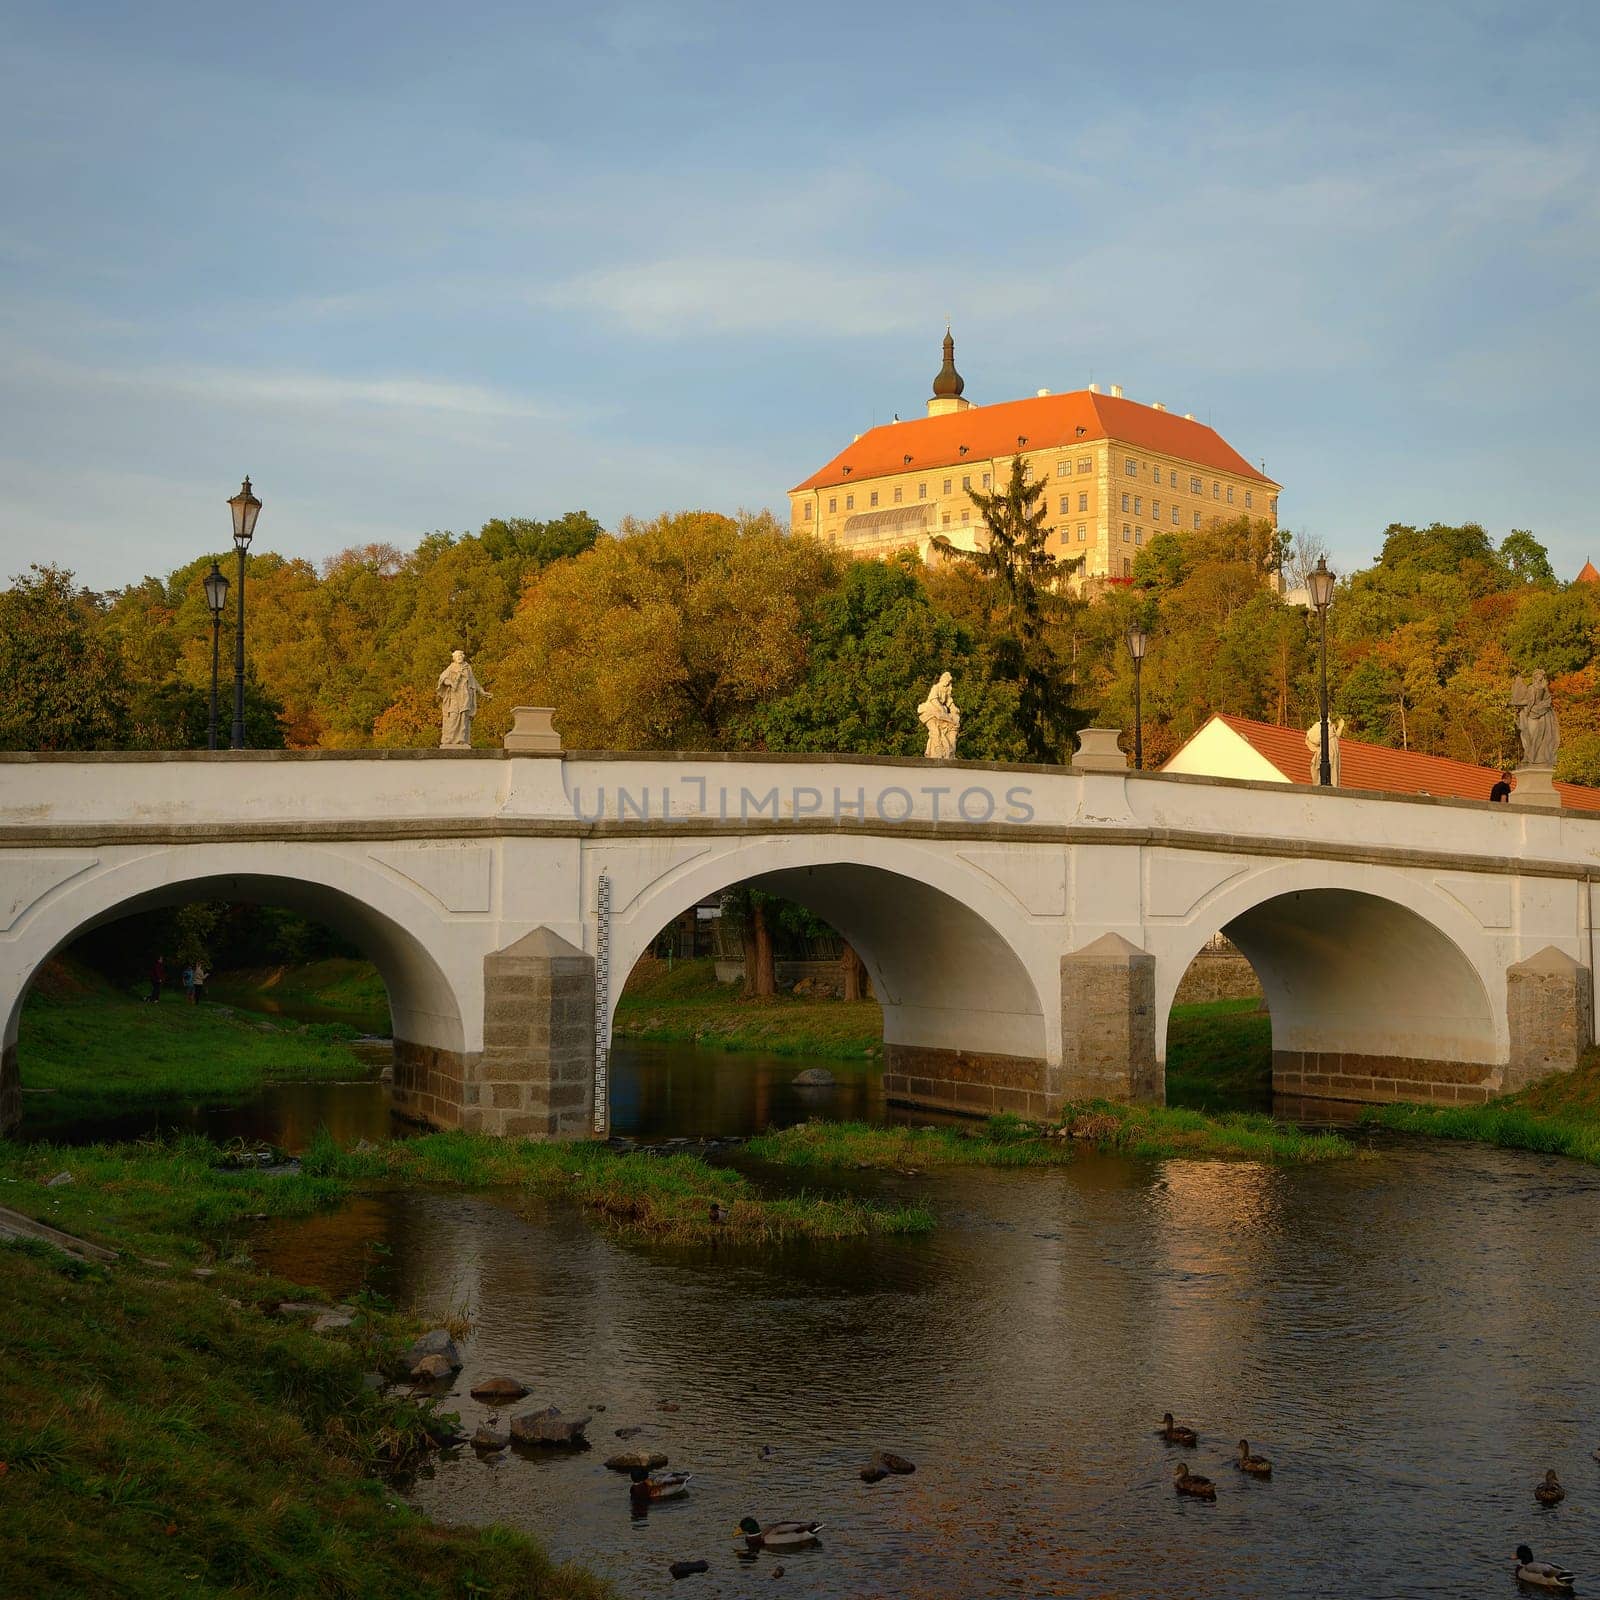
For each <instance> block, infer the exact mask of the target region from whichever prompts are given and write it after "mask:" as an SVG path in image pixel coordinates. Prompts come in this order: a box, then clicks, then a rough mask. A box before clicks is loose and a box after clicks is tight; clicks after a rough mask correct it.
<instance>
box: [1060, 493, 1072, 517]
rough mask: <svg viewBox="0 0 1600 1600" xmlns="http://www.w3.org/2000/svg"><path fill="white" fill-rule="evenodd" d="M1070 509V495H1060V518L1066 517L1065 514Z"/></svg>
mask: <svg viewBox="0 0 1600 1600" xmlns="http://www.w3.org/2000/svg"><path fill="white" fill-rule="evenodd" d="M1071 509H1072V496H1071V495H1070V494H1064V495H1062V497H1061V515H1062V516H1066V514H1067V513H1068V512H1069V511H1070V510H1071Z"/></svg>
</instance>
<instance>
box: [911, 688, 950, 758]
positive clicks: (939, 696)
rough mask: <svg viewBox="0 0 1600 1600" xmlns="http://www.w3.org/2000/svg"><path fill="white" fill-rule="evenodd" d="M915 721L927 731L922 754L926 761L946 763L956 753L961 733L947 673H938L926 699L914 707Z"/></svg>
mask: <svg viewBox="0 0 1600 1600" xmlns="http://www.w3.org/2000/svg"><path fill="white" fill-rule="evenodd" d="M917 718H918V720H919V721H920V722H921V723H922V725H923V727H925V728H926V729H927V730H928V747H927V749H925V750H924V751H923V752H922V753H923V755H924V756H926V757H927V759H928V760H929V761H948V760H949V759H950V758H951V757H952V756H953V755H954V754H955V753H956V735H957V734H958V733H960V731H961V708H960V706H958V705H957V704H956V703H955V700H954V699H953V698H952V697H951V693H950V674H949V673H948V672H941V673H940V674H939V679H938V682H936V683H935V684H934V686H933V687H932V688H931V689H930V690H929V691H928V698H927V699H926V700H924V701H923V702H922V704H921V705H920V706H918V707H917Z"/></svg>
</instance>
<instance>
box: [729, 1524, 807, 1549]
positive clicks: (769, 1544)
mask: <svg viewBox="0 0 1600 1600" xmlns="http://www.w3.org/2000/svg"><path fill="white" fill-rule="evenodd" d="M821 1530H822V1524H821V1523H820V1522H769V1523H768V1524H767V1525H766V1527H764V1528H763V1527H762V1526H761V1524H760V1523H759V1522H757V1521H756V1519H755V1518H754V1517H745V1518H744V1519H743V1520H742V1521H741V1522H740V1523H739V1526H738V1527H737V1528H735V1529H734V1530H733V1531H734V1533H735V1534H740V1535H743V1537H744V1543H745V1548H746V1549H747V1550H749V1551H750V1552H751V1553H752V1554H754V1553H755V1552H756V1551H757V1550H794V1549H797V1548H798V1547H799V1546H800V1545H803V1544H814V1543H815V1542H816V1538H817V1534H818V1533H819V1532H821Z"/></svg>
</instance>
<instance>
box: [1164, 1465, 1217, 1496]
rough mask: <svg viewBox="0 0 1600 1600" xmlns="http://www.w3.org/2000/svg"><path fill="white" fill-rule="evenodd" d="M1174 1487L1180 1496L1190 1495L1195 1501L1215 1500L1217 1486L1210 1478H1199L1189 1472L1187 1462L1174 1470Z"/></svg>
mask: <svg viewBox="0 0 1600 1600" xmlns="http://www.w3.org/2000/svg"><path fill="white" fill-rule="evenodd" d="M1172 1487H1173V1488H1174V1489H1176V1490H1177V1491H1178V1493H1179V1494H1186V1495H1189V1496H1190V1497H1191V1498H1193V1499H1195V1500H1215V1499H1216V1498H1217V1486H1216V1484H1214V1483H1213V1482H1212V1481H1211V1480H1210V1479H1209V1478H1201V1477H1197V1476H1196V1475H1195V1474H1194V1473H1192V1472H1190V1470H1189V1463H1188V1462H1187V1461H1180V1462H1179V1463H1178V1465H1177V1466H1176V1467H1175V1468H1174V1469H1173V1473H1172Z"/></svg>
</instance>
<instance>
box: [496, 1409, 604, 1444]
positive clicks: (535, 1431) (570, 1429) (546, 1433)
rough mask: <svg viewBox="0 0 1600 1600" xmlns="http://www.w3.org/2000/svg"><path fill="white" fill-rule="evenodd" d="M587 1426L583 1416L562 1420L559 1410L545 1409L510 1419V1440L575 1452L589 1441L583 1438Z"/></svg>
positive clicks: (585, 1418)
mask: <svg viewBox="0 0 1600 1600" xmlns="http://www.w3.org/2000/svg"><path fill="white" fill-rule="evenodd" d="M588 1426H589V1418H588V1417H587V1416H573V1417H564V1416H562V1415H561V1411H560V1409H559V1407H556V1406H546V1407H545V1408H544V1410H543V1411H524V1412H523V1414H522V1415H521V1416H520V1417H513V1418H512V1419H511V1437H512V1438H513V1439H515V1440H516V1441H517V1443H518V1444H533V1445H548V1446H553V1447H555V1448H557V1449H561V1448H565V1449H568V1450H577V1449H580V1448H581V1447H583V1446H584V1445H587V1444H588V1442H589V1441H588V1440H587V1439H585V1438H584V1436H583V1430H584V1429H585V1428H587V1427H588Z"/></svg>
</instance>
